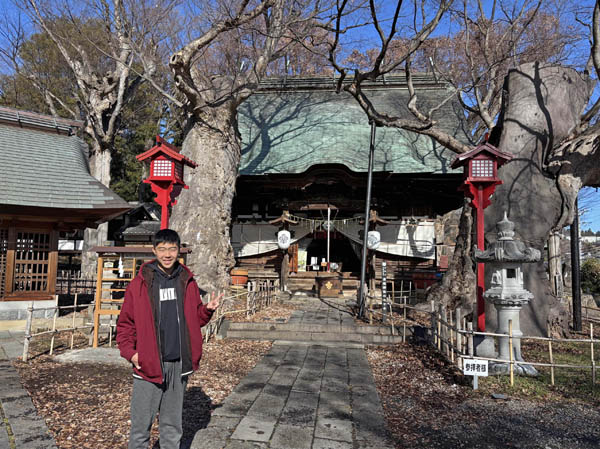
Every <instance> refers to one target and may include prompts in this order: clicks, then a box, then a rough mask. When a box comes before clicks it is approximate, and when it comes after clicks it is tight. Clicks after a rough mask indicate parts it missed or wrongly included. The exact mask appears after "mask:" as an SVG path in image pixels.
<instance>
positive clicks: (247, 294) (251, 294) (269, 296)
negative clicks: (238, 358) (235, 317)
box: [23, 280, 278, 361]
mask: <svg viewBox="0 0 600 449" xmlns="http://www.w3.org/2000/svg"><path fill="white" fill-rule="evenodd" d="M277 289H278V283H277V281H268V280H267V281H260V282H257V281H251V282H249V283H248V287H247V290H244V291H242V292H240V293H236V294H232V295H229V296H227V297H225V298H223V299H222V304H223V305H224V307H219V308H218V309H217V310H216V312H215V315H214V316H213V319H212V320H211V321H210V322H209V323H208V324H207V325H206V327H205V328H204V330H203V333H204V340H205V341H208V340H210V338H212V337H213V336H214V335H216V334H217V332H218V331H219V328H220V327H221V324H222V323H223V320H224V319H225V317H226V316H228V315H232V314H234V313H246V316H248V317H249V316H251V315H254V314H255V313H256V312H258V311H260V310H262V309H264V308H266V307H269V306H270V305H271V304H272V303H273V300H274V298H275V291H276V290H277ZM78 297H79V294H77V293H76V294H75V298H74V304H73V305H68V306H59V305H58V295H55V296H54V301H55V305H54V306H52V307H42V308H39V307H34V303H33V302H31V304H30V305H29V307H28V308H27V322H26V325H25V341H24V344H23V361H27V359H28V358H29V345H30V342H31V339H32V338H36V337H41V336H44V335H51V339H50V354H53V352H54V343H55V337H56V336H57V335H58V334H60V333H62V332H71V341H70V349H73V345H74V338H75V332H76V331H79V330H83V329H88V330H92V329H93V328H94V325H93V323H88V324H85V325H83V326H76V325H75V322H76V319H77V317H78V313H79V314H81V313H82V312H79V311H78V310H77V309H78V307H82V305H81V304H78ZM236 298H244V299H245V303H246V306H245V308H243V309H238V310H234V309H233V308H231V307H228V305H232V304H234V302H233V300H235V299H236ZM85 306H86V307H87V304H86V305H85ZM69 309H70V310H73V315H72V320H71V327H66V328H58V327H57V319H58V315H59V313H60V311H61V310H69ZM47 310H52V311H53V315H52V327H51V329H50V330H44V331H41V332H32V327H33V315H34V312H36V311H37V312H41V311H47ZM81 316H82V315H79V317H81ZM116 324H117V323H116V320H113V317H112V315H111V316H110V321H109V322H108V323H100V326H108V344H109V346H112V342H113V336H114V328H115V327H116Z"/></svg>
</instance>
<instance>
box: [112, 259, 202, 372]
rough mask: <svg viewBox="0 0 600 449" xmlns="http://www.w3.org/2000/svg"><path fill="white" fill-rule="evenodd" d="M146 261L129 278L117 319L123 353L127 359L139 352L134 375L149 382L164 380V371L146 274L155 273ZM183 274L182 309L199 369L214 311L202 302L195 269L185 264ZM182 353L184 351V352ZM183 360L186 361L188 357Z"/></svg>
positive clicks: (196, 367)
mask: <svg viewBox="0 0 600 449" xmlns="http://www.w3.org/2000/svg"><path fill="white" fill-rule="evenodd" d="M152 262H154V261H152ZM152 262H147V263H145V264H144V265H142V266H141V268H140V271H139V272H138V275H137V276H136V277H135V278H134V279H133V280H132V281H131V282H130V284H129V286H128V287H127V290H126V291H125V300H124V302H123V307H122V308H121V313H120V315H119V320H118V322H117V343H118V345H119V351H120V353H121V356H122V357H123V358H125V359H126V360H128V361H131V358H132V357H133V356H134V355H135V353H136V352H137V353H138V364H139V365H140V369H137V368H136V367H135V366H134V367H133V372H134V376H136V375H137V376H138V377H141V378H143V379H145V380H147V381H149V382H154V383H162V382H163V372H162V363H161V355H160V354H161V352H160V348H159V341H158V338H157V323H158V320H157V319H155V317H156V315H157V314H156V313H155V312H154V309H153V306H152V305H153V303H152V300H151V299H150V296H151V295H152V285H151V283H149V282H147V280H146V279H145V278H144V274H146V276H152V274H151V268H150V267H148V268H147V269H146V265H148V264H149V263H152ZM182 267H183V272H182V274H181V275H180V276H184V278H183V281H184V292H185V293H184V298H183V311H184V318H185V319H184V322H185V324H183V323H182V324H183V325H187V332H186V333H185V334H187V335H188V338H189V342H182V344H185V343H189V349H190V353H191V354H189V355H191V365H192V369H193V370H194V371H195V370H197V369H198V364H199V362H200V359H201V358H202V340H203V339H202V331H201V328H202V326H204V325H206V323H208V322H209V321H210V319H211V317H212V314H213V311H211V310H208V309H207V308H206V305H204V304H203V303H202V298H201V294H200V289H199V288H198V284H197V283H196V281H195V280H194V277H193V274H192V272H191V271H190V270H189V269H188V268H187V267H186V266H185V265H182ZM182 357H183V354H182ZM182 363H184V364H185V361H183V362H182Z"/></svg>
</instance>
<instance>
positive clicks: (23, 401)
mask: <svg viewBox="0 0 600 449" xmlns="http://www.w3.org/2000/svg"><path fill="white" fill-rule="evenodd" d="M23 336H24V332H15V331H12V330H11V331H8V330H1V331H0V411H1V412H2V417H3V418H4V419H3V420H2V424H1V425H0V449H10V448H11V445H12V447H14V448H16V449H56V445H55V444H54V439H53V438H52V436H51V435H50V433H49V432H48V427H47V426H46V422H45V421H44V420H43V419H42V418H40V417H39V416H38V414H37V411H36V409H35V407H34V405H33V402H32V401H31V398H30V397H29V394H28V393H27V391H25V389H24V388H23V386H22V385H21V380H20V377H19V373H18V372H17V370H16V369H15V368H14V367H13V366H12V363H11V360H12V359H15V358H16V357H18V356H20V355H22V354H23ZM9 432H10V434H11V436H9ZM11 440H12V441H11Z"/></svg>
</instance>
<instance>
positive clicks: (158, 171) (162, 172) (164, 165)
mask: <svg viewBox="0 0 600 449" xmlns="http://www.w3.org/2000/svg"><path fill="white" fill-rule="evenodd" d="M172 167H173V163H172V162H171V161H166V160H163V159H157V160H155V161H154V162H153V164H152V176H171V174H172V172H171V169H172Z"/></svg>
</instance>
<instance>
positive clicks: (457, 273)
mask: <svg viewBox="0 0 600 449" xmlns="http://www.w3.org/2000/svg"><path fill="white" fill-rule="evenodd" d="M589 89H590V85H589V82H588V80H587V79H585V78H584V77H582V76H581V75H579V74H578V73H577V72H576V71H574V70H572V69H568V68H564V67H556V66H545V67H542V66H540V65H539V64H537V63H532V64H525V65H523V66H521V67H519V68H518V69H514V70H512V71H511V72H510V73H509V75H508V77H507V80H506V84H505V90H506V91H505V93H506V95H505V99H504V103H503V110H502V112H501V114H500V117H499V119H498V125H497V127H496V128H495V129H494V130H493V131H492V138H491V139H490V141H491V143H493V144H495V145H497V146H498V147H499V148H500V149H501V150H502V151H504V152H506V153H511V154H512V155H513V159H512V160H511V161H510V162H509V163H507V164H506V165H505V166H504V167H502V168H501V169H500V171H499V176H500V178H501V179H502V180H503V182H504V184H502V185H500V186H498V187H497V188H496V193H495V194H494V195H493V198H492V204H491V206H490V207H488V208H487V209H486V210H485V225H486V241H487V242H491V241H493V240H495V238H496V229H495V226H496V223H497V222H498V221H500V220H501V219H502V216H503V214H504V212H505V211H506V212H507V213H508V216H509V219H510V220H511V221H513V222H514V223H515V231H516V237H517V238H519V239H521V240H522V241H523V242H525V244H526V245H527V246H533V247H535V248H537V249H539V250H543V249H544V245H545V243H546V242H547V239H548V236H549V235H551V234H552V233H553V232H555V231H558V230H560V229H562V228H563V227H564V226H566V225H568V224H570V223H571V221H572V219H573V207H574V202H575V199H576V198H577V193H578V192H579V189H580V188H581V186H582V185H586V184H593V183H598V182H600V151H597V150H598V147H599V146H600V143H599V142H598V140H599V139H598V138H596V137H595V136H594V135H592V134H590V135H584V136H583V137H581V138H578V139H576V140H574V141H569V140H568V138H569V137H570V133H572V132H573V130H574V129H575V128H576V126H577V125H578V124H579V118H580V116H581V113H582V111H583V110H584V108H585V105H586V104H587V101H588V98H589V92H590V90H589ZM563 141H565V142H564V143H562V144H561V142H563ZM569 142H573V143H569ZM466 217H467V214H465V213H464V212H463V217H462V219H461V225H460V231H459V239H458V240H457V245H456V250H455V253H454V256H453V259H452V262H451V263H450V267H449V270H448V272H447V273H446V275H445V277H444V282H443V283H442V284H441V285H440V286H439V287H438V288H435V289H433V290H432V291H431V292H430V294H429V296H428V299H435V300H438V301H441V302H443V303H446V304H449V305H450V306H453V305H457V303H459V302H460V303H461V306H462V307H465V302H467V303H468V302H471V303H472V302H473V299H471V300H470V301H469V298H472V297H473V293H472V286H474V283H475V279H474V277H473V272H472V269H471V267H472V260H471V249H472V248H471V247H472V243H471V242H470V241H467V240H466V239H467V236H468V234H469V231H470V230H471V229H472V220H471V221H470V222H469V221H467V220H466ZM486 246H487V243H486ZM523 268H524V279H525V288H527V289H528V290H530V291H531V292H532V293H533V294H534V295H535V297H534V299H533V300H532V301H531V303H530V304H529V305H528V306H526V307H524V309H523V311H522V312H521V329H522V331H523V333H524V334H525V335H543V334H545V333H546V329H547V325H549V326H550V328H551V330H552V331H553V333H555V334H565V333H567V332H568V324H569V323H568V303H567V302H566V300H565V299H564V298H563V297H561V296H560V295H556V294H553V291H552V285H551V282H550V279H549V278H550V276H549V273H548V270H547V269H546V267H545V266H544V261H543V260H542V261H540V262H538V263H534V264H524V266H523ZM489 276H491V273H490V272H488V270H486V285H489V281H490V279H489ZM461 291H462V292H464V293H463V294H461ZM486 322H487V325H488V326H489V329H490V330H491V331H493V330H494V329H495V327H496V310H495V308H494V307H493V306H490V305H487V304H486Z"/></svg>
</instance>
